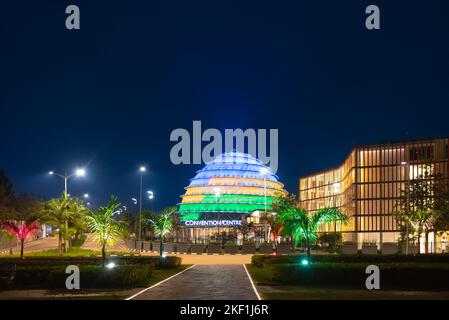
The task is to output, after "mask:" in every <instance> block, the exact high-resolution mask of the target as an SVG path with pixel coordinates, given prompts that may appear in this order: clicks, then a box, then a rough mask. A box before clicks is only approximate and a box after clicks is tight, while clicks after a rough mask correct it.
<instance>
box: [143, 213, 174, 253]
mask: <svg viewBox="0 0 449 320" xmlns="http://www.w3.org/2000/svg"><path fill="white" fill-rule="evenodd" d="M175 212H176V207H168V208H166V209H164V210H163V211H162V212H161V213H160V214H159V215H151V216H149V217H148V218H146V221H148V222H149V223H150V225H151V227H152V228H153V232H154V235H155V236H156V237H159V238H160V241H161V245H160V249H159V255H160V256H161V257H162V255H163V253H164V239H165V237H166V236H167V235H168V234H169V233H170V231H171V230H172V229H173V227H174V213H175Z"/></svg>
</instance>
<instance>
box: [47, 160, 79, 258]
mask: <svg viewBox="0 0 449 320" xmlns="http://www.w3.org/2000/svg"><path fill="white" fill-rule="evenodd" d="M48 174H50V175H55V176H58V177H60V178H62V179H63V180H64V199H67V197H68V190H67V189H68V187H67V184H68V180H69V179H70V178H72V177H84V176H85V175H86V170H85V169H83V168H78V169H76V170H75V171H74V172H73V173H72V174H70V175H67V171H65V172H64V174H60V173H57V172H54V171H49V172H48ZM68 229H69V221H68V219H67V218H66V219H65V233H66V235H67V231H68ZM64 243H65V245H64V251H65V252H67V249H68V248H67V247H68V246H67V242H66V241H65V240H64Z"/></svg>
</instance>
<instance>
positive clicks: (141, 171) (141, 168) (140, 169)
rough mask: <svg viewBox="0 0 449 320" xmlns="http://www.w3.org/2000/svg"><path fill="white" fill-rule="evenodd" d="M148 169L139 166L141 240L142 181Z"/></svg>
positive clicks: (140, 223) (140, 224) (140, 233)
mask: <svg viewBox="0 0 449 320" xmlns="http://www.w3.org/2000/svg"><path fill="white" fill-rule="evenodd" d="M146 171H147V168H145V167H144V166H141V167H140V168H139V172H140V201H139V241H140V240H141V239H142V181H143V174H144V173H145V172H146Z"/></svg>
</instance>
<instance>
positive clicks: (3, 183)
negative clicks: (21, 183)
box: [0, 169, 16, 221]
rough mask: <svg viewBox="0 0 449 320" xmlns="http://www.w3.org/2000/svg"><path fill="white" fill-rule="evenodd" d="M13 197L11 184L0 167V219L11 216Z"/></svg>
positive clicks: (6, 218)
mask: <svg viewBox="0 0 449 320" xmlns="http://www.w3.org/2000/svg"><path fill="white" fill-rule="evenodd" d="M15 199H16V198H15V194H14V189H13V185H12V183H11V181H10V180H9V178H8V177H7V176H6V174H5V172H4V171H3V170H1V169H0V221H1V220H8V219H11V218H13V215H14V202H15Z"/></svg>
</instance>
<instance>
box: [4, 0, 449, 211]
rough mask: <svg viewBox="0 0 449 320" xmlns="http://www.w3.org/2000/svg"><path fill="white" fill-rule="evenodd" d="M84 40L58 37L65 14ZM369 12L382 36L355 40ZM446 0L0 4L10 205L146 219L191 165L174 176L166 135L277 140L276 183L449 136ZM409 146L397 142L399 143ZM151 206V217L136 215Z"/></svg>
mask: <svg viewBox="0 0 449 320" xmlns="http://www.w3.org/2000/svg"><path fill="white" fill-rule="evenodd" d="M69 4H77V5H79V7H80V9H81V30H79V31H69V30H66V29H65V18H66V14H65V7H66V6H67V5H69ZM369 4H377V5H379V6H380V10H381V30H379V31H368V30H366V29H365V24H364V20H365V17H366V15H365V14H364V11H365V8H366V6H367V5H369ZM448 12H449V2H448V1H444V0H441V1H436V0H431V1H405V0H395V1H361V0H352V1H333V0H332V1H331V0H329V1H316V0H309V1H299V0H295V1H260V0H257V1H253V0H244V1H242V0H239V1H229V0H226V1H210V0H207V1H190V0H189V1H186V0H183V1H167V0H163V1H153V0H152V1H110V0H108V1H99V0H96V1H79V0H77V1H62V0H61V1H50V0H39V1H31V0H29V1H21V0H14V1H3V2H2V8H1V11H0V36H1V47H0V74H1V77H0V111H1V113H0V117H1V126H0V135H1V139H0V167H2V168H4V169H5V170H6V173H7V175H9V176H10V178H11V179H12V180H13V182H14V184H15V186H16V188H17V190H18V191H19V192H21V191H28V192H34V193H37V194H40V195H43V196H45V197H50V196H55V195H57V194H58V193H59V192H60V191H61V190H62V181H59V180H58V179H56V177H49V176H48V175H46V172H47V171H48V170H49V169H53V170H55V171H62V170H64V168H65V167H67V168H68V169H70V168H74V167H75V166H77V165H85V164H86V165H87V164H88V167H87V169H88V176H87V177H86V178H84V179H79V180H76V181H75V180H73V181H71V183H70V186H69V188H70V190H69V192H70V193H73V194H81V193H84V192H89V193H90V194H91V195H92V197H93V202H94V203H96V204H98V203H100V202H102V201H105V199H106V198H107V197H108V196H109V195H110V194H116V195H118V196H119V198H120V199H121V200H122V201H123V202H125V203H126V202H129V201H128V199H130V198H131V197H132V196H136V195H137V191H138V173H137V168H138V166H139V165H140V164H141V163H145V164H147V165H148V166H149V167H150V170H151V172H150V173H149V174H148V175H147V176H146V178H145V188H146V189H152V190H153V191H154V192H155V196H156V202H155V204H156V207H161V206H166V205H170V204H175V203H176V202H177V201H178V200H179V195H180V194H182V193H183V188H184V187H185V186H186V185H187V183H188V179H189V178H191V177H193V175H194V174H195V171H196V170H198V169H200V168H201V167H202V166H198V165H185V166H174V165H172V164H171V162H170V158H169V152H170V148H171V147H172V145H173V143H171V142H170V141H169V135H170V132H171V131H172V130H173V129H175V128H186V129H189V130H191V126H192V121H193V120H201V121H202V123H203V127H206V128H211V127H212V128H218V129H221V130H224V129H225V128H243V129H246V128H267V129H269V128H278V129H279V170H278V175H279V176H280V178H281V180H282V181H283V182H284V183H285V184H286V187H287V189H288V190H289V191H290V192H294V193H297V181H298V177H299V176H301V175H304V174H308V173H309V172H311V171H315V170H320V169H322V168H325V167H328V166H334V165H336V164H339V163H340V162H341V161H342V160H343V159H344V157H345V156H346V155H347V153H348V152H349V150H350V149H351V148H352V147H353V146H354V145H355V144H368V143H377V142H388V141H394V140H404V139H419V138H428V137H435V136H448V134H449V130H448V129H449V126H448V116H449V110H448V107H449V41H448V39H449V19H448V16H447V15H448ZM407 133H408V134H407ZM146 207H149V204H148V203H147V204H146Z"/></svg>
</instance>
